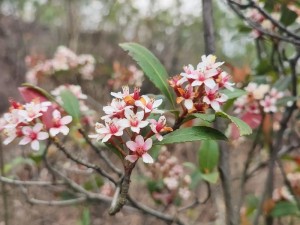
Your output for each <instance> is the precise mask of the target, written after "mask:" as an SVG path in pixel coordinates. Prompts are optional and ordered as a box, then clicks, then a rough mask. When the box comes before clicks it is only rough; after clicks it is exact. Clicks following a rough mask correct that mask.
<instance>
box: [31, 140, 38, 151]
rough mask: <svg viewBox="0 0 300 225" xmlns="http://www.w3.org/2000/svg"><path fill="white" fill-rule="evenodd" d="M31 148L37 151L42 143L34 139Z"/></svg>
mask: <svg viewBox="0 0 300 225" xmlns="http://www.w3.org/2000/svg"><path fill="white" fill-rule="evenodd" d="M31 148H32V149H33V150H35V151H38V150H39V149H40V143H39V142H38V140H34V141H32V142H31Z"/></svg>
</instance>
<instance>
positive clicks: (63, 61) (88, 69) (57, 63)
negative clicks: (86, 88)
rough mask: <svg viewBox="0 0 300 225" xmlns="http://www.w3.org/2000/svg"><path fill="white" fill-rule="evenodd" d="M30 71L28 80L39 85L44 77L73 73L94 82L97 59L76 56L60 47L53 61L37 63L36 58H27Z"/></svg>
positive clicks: (27, 74) (88, 56) (27, 75)
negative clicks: (60, 73)
mask: <svg viewBox="0 0 300 225" xmlns="http://www.w3.org/2000/svg"><path fill="white" fill-rule="evenodd" d="M26 63H27V66H28V67H29V68H30V70H29V71H28V72H27V73H26V80H27V81H28V82H30V83H32V84H37V83H38V81H39V79H40V78H41V77H43V76H47V75H48V76H51V75H54V74H56V73H59V72H66V71H72V72H75V73H78V74H80V75H81V77H82V78H83V79H86V80H92V79H93V72H94V70H95V63H96V61H95V58H94V57H93V56H92V55H88V54H82V55H76V54H75V53H74V52H73V51H71V50H70V49H68V48H67V47H65V46H59V47H58V49H57V50H56V52H55V54H54V57H53V59H48V60H40V61H38V62H35V60H34V58H31V57H30V56H28V57H27V58H26Z"/></svg>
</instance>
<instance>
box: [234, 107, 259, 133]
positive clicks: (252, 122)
mask: <svg viewBox="0 0 300 225" xmlns="http://www.w3.org/2000/svg"><path fill="white" fill-rule="evenodd" d="M240 119H241V120H243V121H244V122H245V123H247V124H248V125H249V127H251V128H252V129H255V128H257V127H258V126H259V125H260V123H261V122H262V121H261V120H262V116H261V115H260V114H254V113H248V112H247V113H245V114H244V115H243V116H242V117H241V118H240ZM229 129H230V137H231V138H232V139H238V138H239V137H240V132H239V129H238V128H237V126H235V125H234V124H233V123H232V124H230V128H229Z"/></svg>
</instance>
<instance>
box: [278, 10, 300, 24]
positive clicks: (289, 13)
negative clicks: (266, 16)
mask: <svg viewBox="0 0 300 225" xmlns="http://www.w3.org/2000/svg"><path fill="white" fill-rule="evenodd" d="M297 18H298V14H297V13H296V12H295V11H293V10H290V9H289V8H288V7H287V6H286V5H282V6H281V17H280V22H281V23H283V24H284V25H285V26H289V25H291V24H292V23H294V22H295V21H296V19H297Z"/></svg>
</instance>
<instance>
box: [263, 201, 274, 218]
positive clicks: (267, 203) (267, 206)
mask: <svg viewBox="0 0 300 225" xmlns="http://www.w3.org/2000/svg"><path fill="white" fill-rule="evenodd" d="M274 207H275V202H274V200H273V199H271V198H270V199H267V200H266V201H265V202H264V205H263V212H264V214H265V215H268V214H269V213H270V212H271V211H272V209H273V208H274Z"/></svg>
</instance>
